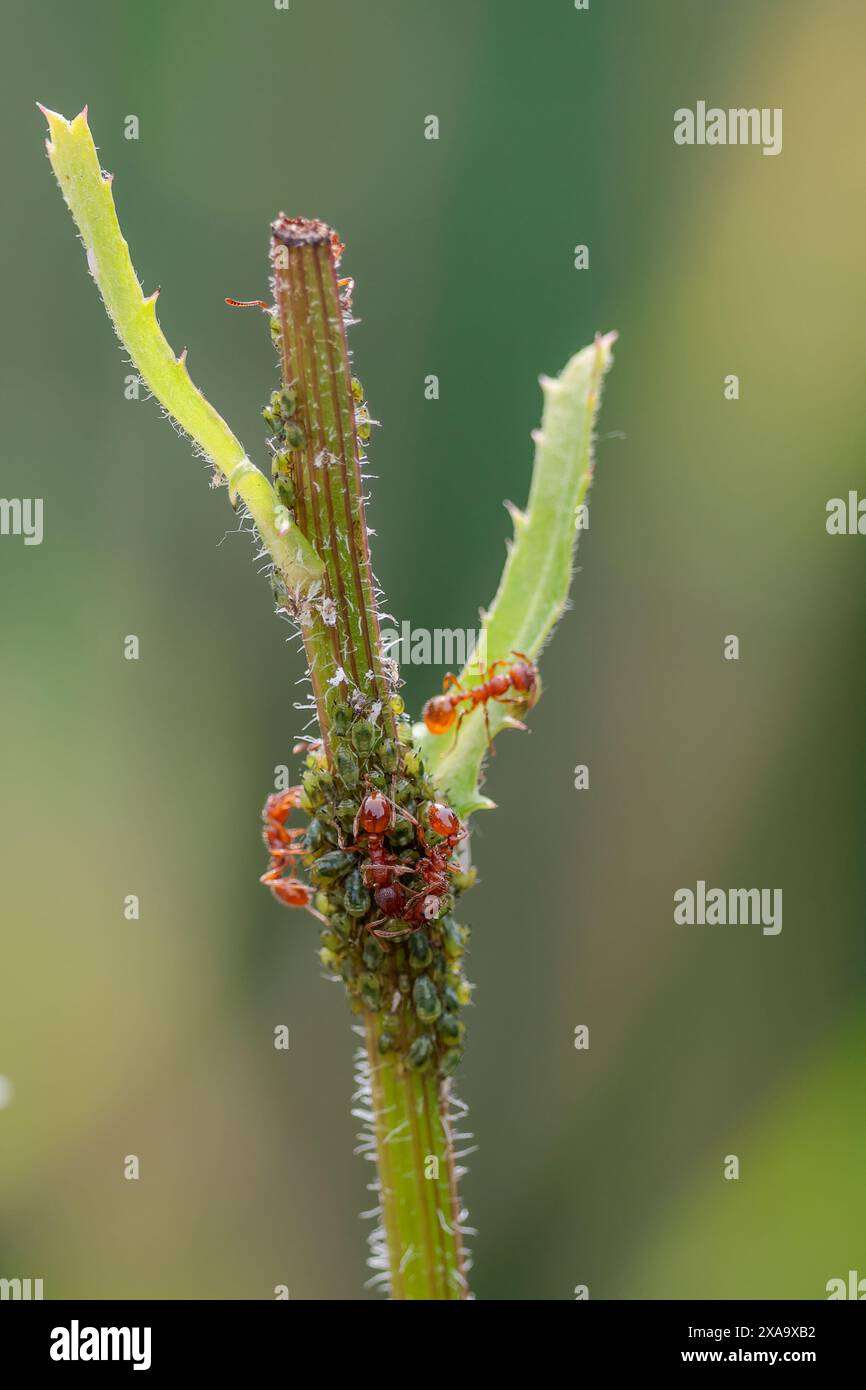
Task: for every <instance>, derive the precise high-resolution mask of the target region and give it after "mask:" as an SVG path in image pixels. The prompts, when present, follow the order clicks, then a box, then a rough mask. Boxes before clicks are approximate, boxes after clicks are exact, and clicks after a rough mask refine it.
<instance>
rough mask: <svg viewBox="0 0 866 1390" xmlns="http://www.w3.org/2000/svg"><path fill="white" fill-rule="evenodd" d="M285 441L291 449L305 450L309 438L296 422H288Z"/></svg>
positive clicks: (284, 432) (286, 423) (284, 431)
mask: <svg viewBox="0 0 866 1390" xmlns="http://www.w3.org/2000/svg"><path fill="white" fill-rule="evenodd" d="M283 435H284V437H285V441H286V443H287V444H288V446H289V448H290V449H303V447H304V445H305V443H306V441H307V436H306V435H305V434H304V431H303V430H302V429H301V427H300V425H299V424H298V423H297V421H296V420H287V421H286V422H285V428H284V430H283Z"/></svg>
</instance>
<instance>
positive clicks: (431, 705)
mask: <svg viewBox="0 0 866 1390" xmlns="http://www.w3.org/2000/svg"><path fill="white" fill-rule="evenodd" d="M512 656H516V657H517V661H515V662H514V663H513V664H509V662H508V661H507V660H504V659H501V660H499V661H494V662H493V665H492V666H487V667H484V666H482V668H481V676H482V681H481V684H480V685H474V686H472V687H471V688H470V689H469V690H464V688H463V686H462V685H461V684H460V682H459V680H458V679H457V677H456V676H452V675H451V673H450V672H449V673H448V675H447V676H446V677H445V679H444V681H443V682H442V689H443V691H444V692H446V693H444V694H442V695H434V696H433V698H432V699H430V700H428V701H427V703H426V705H425V706H424V708H423V710H422V711H421V717H422V719H423V720H424V723H425V724H426V726H427V731H428V733H431V734H444V733H447V731H448V730H449V729H450V728H451V725H452V724H453V723H454V721H455V719H456V720H457V728H456V729H455V730H454V741H455V743H456V742H457V735H458V734H459V733H460V725H461V724H462V723H463V720H464V719H465V718H466V716H467V714H471V713H472V711H473V710H474V709H475V708H476V707H477V706H478V705H481V706H482V707H483V710H484V723H485V726H486V728H487V741H488V743H489V744H490V747H491V748H492V747H493V739H492V737H491V734H490V715H489V713H488V710H487V702H488V700H495V701H496V702H497V704H500V705H520V706H521V707H522V708H523V709H531V708H532V706H533V705H534V704H535V701H536V700H537V698H538V684H539V676H538V667H537V666H536V665H535V663H534V662H533V661H530V659H529V657H528V656H525V655H524V653H523V652H512ZM501 666H507V667H508V670H507V671H501V670H499V667H501ZM508 690H515V691H517V693H518V694H519V695H521V696H522V697H523V698H522V699H519V700H505V699H503V696H504V695H505V693H506V691H508ZM449 692H450V693H449ZM464 701H469V704H468V706H467V708H466V709H462V710H461V711H460V717H459V718H458V717H457V708H458V706H459V705H460V704H461V703H463V702H464ZM513 722H514V723H515V724H516V725H517V727H518V728H520V729H524V728H525V727H526V726H525V724H521V723H520V721H519V720H517V719H515V720H514V721H513Z"/></svg>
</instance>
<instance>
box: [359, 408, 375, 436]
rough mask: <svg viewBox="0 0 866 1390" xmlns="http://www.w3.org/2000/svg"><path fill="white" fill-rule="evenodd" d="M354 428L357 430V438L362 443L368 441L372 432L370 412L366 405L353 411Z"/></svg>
mask: <svg viewBox="0 0 866 1390" xmlns="http://www.w3.org/2000/svg"><path fill="white" fill-rule="evenodd" d="M355 429H356V430H357V431H358V438H359V439H360V441H361V443H362V444H367V443H369V440H370V435H371V434H372V433H373V430H372V421H371V420H370V412H369V411H368V410H367V408H366V406H362V407H361V409H360V410H356V411H355Z"/></svg>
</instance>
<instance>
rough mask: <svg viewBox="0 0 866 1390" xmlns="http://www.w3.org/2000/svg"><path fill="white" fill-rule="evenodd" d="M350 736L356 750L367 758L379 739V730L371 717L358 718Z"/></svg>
mask: <svg viewBox="0 0 866 1390" xmlns="http://www.w3.org/2000/svg"><path fill="white" fill-rule="evenodd" d="M349 737H350V738H351V740H352V747H353V748H354V749H355V751H356V752H357V753H360V754H361V756H362V757H364V758H365V757H366V756H367V754H368V753H370V752H372V750H373V748H374V747H375V746H376V744H377V742H378V741H379V730H378V729H377V728H376V725H375V724H371V723H370V720H369V719H356V720H355V722H354V724H353V725H352V732H351V734H350V735H349Z"/></svg>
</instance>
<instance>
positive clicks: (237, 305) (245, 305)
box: [226, 299, 271, 314]
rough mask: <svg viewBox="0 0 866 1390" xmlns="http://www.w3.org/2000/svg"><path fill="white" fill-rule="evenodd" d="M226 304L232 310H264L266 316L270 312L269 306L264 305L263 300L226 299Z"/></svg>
mask: <svg viewBox="0 0 866 1390" xmlns="http://www.w3.org/2000/svg"><path fill="white" fill-rule="evenodd" d="M226 304H230V305H231V306H232V308H233V309H264V311H265V313H266V314H269V313H270V312H271V306H270V304H266V303H265V301H264V300H263V299H227V300H226Z"/></svg>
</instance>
